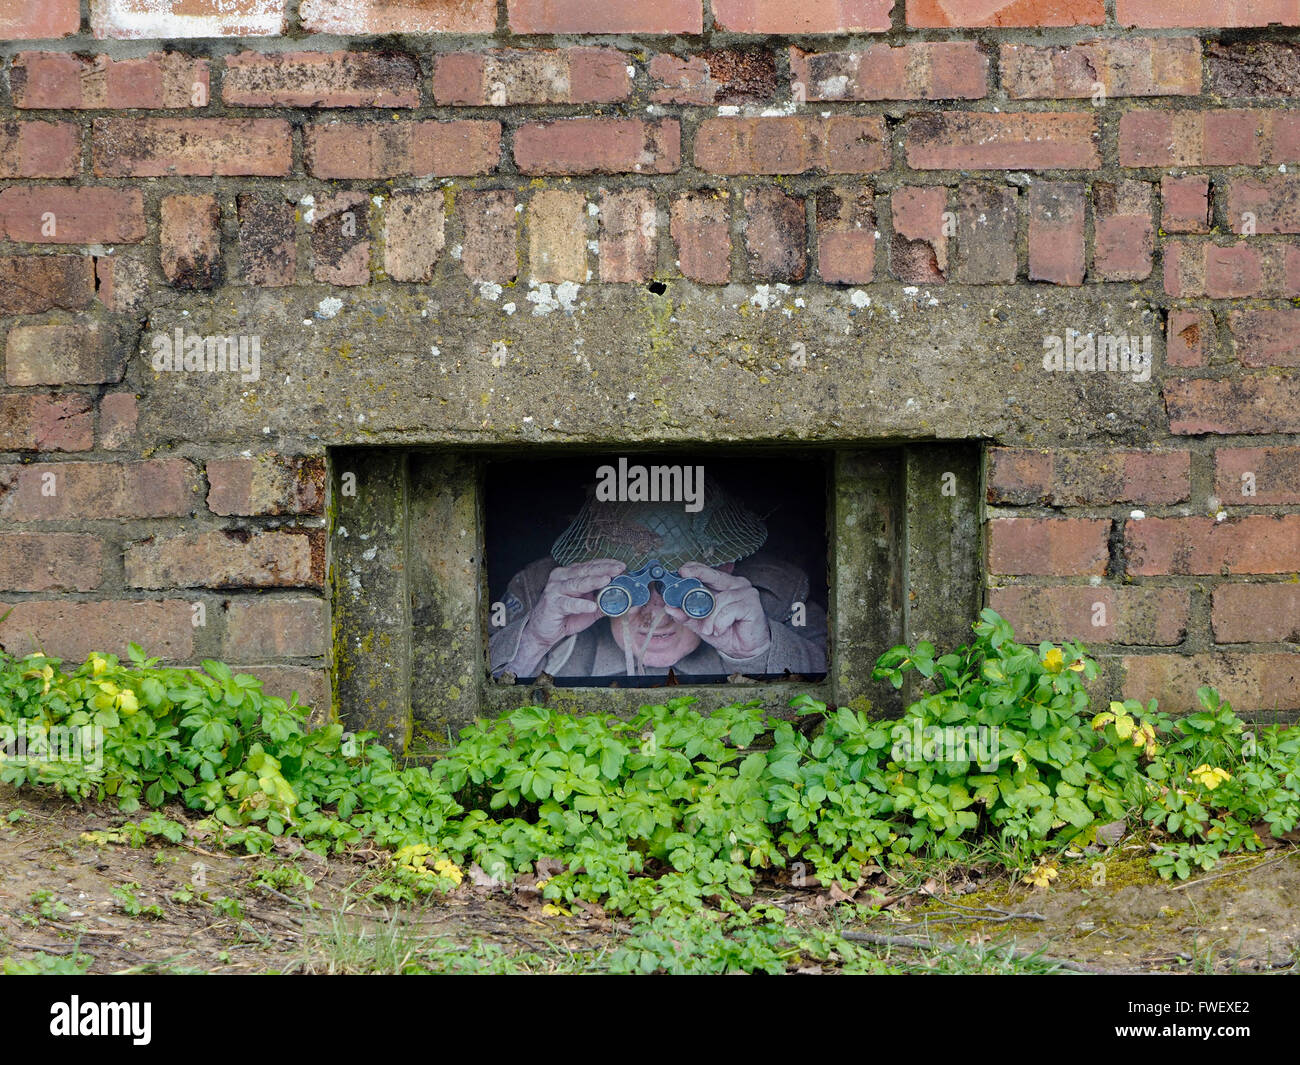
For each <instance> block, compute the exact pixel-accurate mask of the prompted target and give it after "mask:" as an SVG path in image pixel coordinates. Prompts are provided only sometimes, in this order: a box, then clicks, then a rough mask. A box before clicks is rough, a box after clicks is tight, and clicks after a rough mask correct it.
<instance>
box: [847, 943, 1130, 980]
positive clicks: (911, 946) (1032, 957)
mask: <svg viewBox="0 0 1300 1065" xmlns="http://www.w3.org/2000/svg"><path fill="white" fill-rule="evenodd" d="M840 935H842V936H843V937H844V938H845V939H847V940H850V941H851V942H854V943H871V944H873V945H875V946H878V947H905V948H907V949H908V950H928V951H934V952H936V953H939V954H957V953H959V952H960V951H961V950H962V949H964V945H963V946H947V945H945V944H942V943H932V942H929V941H927V940H924V939H913V938H912V937H911V936H882V935H878V934H876V933H875V932H841V933H840ZM1010 956H1011V957H1012V958H1014V959H1015V960H1016V961H1041V962H1043V963H1045V964H1049V965H1056V966H1058V967H1060V968H1062V969H1068V970H1069V971H1070V972H1075V973H1091V974H1094V975H1097V976H1109V975H1115V974H1117V973H1119V972H1120V971H1121V970H1118V969H1099V968H1097V967H1096V966H1093V965H1084V964H1083V963H1082V962H1077V961H1070V960H1068V959H1066V958H1053V957H1050V956H1048V955H1046V954H1031V953H1028V952H1026V951H1022V950H1013V951H1011V954H1010Z"/></svg>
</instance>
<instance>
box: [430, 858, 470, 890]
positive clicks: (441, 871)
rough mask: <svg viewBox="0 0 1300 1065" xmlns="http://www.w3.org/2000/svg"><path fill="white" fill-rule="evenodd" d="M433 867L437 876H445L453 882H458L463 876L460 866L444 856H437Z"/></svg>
mask: <svg viewBox="0 0 1300 1065" xmlns="http://www.w3.org/2000/svg"><path fill="white" fill-rule="evenodd" d="M433 869H434V872H436V873H437V874H438V875H439V876H444V877H446V878H447V879H448V880H450V881H451V882H452V883H453V884H459V883H460V882H461V881H462V880H463V879H464V878H465V874H464V873H463V872H461V869H460V866H458V865H456V864H455V863H453V862H450V861H448V860H447V859H446V858H439V859H438V860H437V861H436V862H434V863H433Z"/></svg>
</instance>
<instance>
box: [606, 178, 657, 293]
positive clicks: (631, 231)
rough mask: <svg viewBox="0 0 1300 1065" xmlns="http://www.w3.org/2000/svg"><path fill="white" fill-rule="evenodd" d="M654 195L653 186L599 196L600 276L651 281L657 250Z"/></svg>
mask: <svg viewBox="0 0 1300 1065" xmlns="http://www.w3.org/2000/svg"><path fill="white" fill-rule="evenodd" d="M656 214H657V212H656V209H655V196H654V192H653V191H652V190H650V189H625V190H621V191H618V192H607V191H603V192H602V193H601V197H600V244H599V248H600V279H601V280H602V281H607V282H621V281H623V282H638V281H649V280H650V278H651V277H653V276H654V272H655V259H656V251H657V249H658V240H657V238H658V219H657V217H656Z"/></svg>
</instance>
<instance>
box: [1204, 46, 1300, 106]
mask: <svg viewBox="0 0 1300 1065" xmlns="http://www.w3.org/2000/svg"><path fill="white" fill-rule="evenodd" d="M1205 60H1206V66H1207V68H1208V70H1209V75H1210V82H1209V85H1210V92H1211V93H1213V94H1214V95H1215V96H1218V97H1220V98H1222V99H1232V98H1234V97H1243V96H1253V97H1266V98H1270V97H1271V98H1286V99H1290V98H1292V97H1294V96H1297V95H1300V43H1298V42H1296V41H1277V40H1274V41H1269V40H1260V39H1255V40H1250V41H1209V42H1207V44H1206V49H1205Z"/></svg>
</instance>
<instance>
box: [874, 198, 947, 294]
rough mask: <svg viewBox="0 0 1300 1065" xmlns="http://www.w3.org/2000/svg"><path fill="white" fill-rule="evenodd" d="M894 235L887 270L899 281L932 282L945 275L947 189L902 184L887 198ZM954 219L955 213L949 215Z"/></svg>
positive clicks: (942, 278) (939, 279)
mask: <svg viewBox="0 0 1300 1065" xmlns="http://www.w3.org/2000/svg"><path fill="white" fill-rule="evenodd" d="M889 204H890V210H891V212H892V214H893V223H894V237H893V241H892V242H891V243H890V247H889V269H890V271H891V272H892V273H893V275H894V276H895V277H896V278H898V280H900V281H909V282H911V283H913V284H934V283H940V282H943V281H945V280H946V279H947V276H948V235H949V230H950V227H949V219H948V218H945V215H947V214H948V190H947V189H946V188H943V187H942V186H937V187H925V188H916V187H903V188H898V189H895V190H894V192H893V193H892V194H891V195H890V197H889ZM951 217H952V218H954V219H955V217H956V215H952V216H951Z"/></svg>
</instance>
